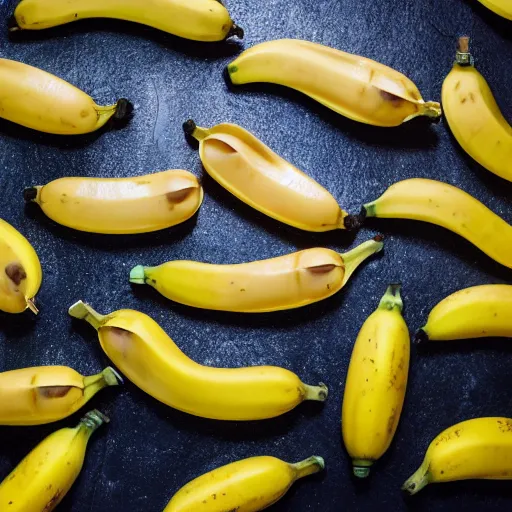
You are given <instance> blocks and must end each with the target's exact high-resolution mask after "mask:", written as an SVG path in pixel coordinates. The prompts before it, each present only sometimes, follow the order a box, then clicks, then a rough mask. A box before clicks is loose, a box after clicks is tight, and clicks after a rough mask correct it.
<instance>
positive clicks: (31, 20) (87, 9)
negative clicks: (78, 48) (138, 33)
mask: <svg viewBox="0 0 512 512" xmlns="http://www.w3.org/2000/svg"><path fill="white" fill-rule="evenodd" d="M87 18H114V19H118V20H125V21H133V22H135V23H141V24H143V25H148V26H150V27H153V28H156V29H159V30H163V31H164V32H169V33H170V34H174V35H177V36H180V37H184V38H186V39H193V40H195V41H222V40H224V39H226V38H228V37H231V36H237V37H239V38H240V39H242V38H243V36H244V31H243V30H242V29H241V28H240V27H238V26H237V25H235V24H234V23H233V21H232V20H231V18H230V16H229V13H228V11H227V9H226V8H225V7H224V5H222V2H220V1H219V0H194V1H193V2H190V1H189V0H145V1H144V2H141V1H140V0H109V1H107V2H105V1H102V0H22V1H21V2H20V3H19V5H18V7H17V8H16V10H15V11H14V16H13V20H12V21H11V27H10V29H11V30H20V29H21V30H41V29H45V28H50V27H55V26H57V25H64V24H65V23H71V22H72V21H77V20H83V19H87Z"/></svg>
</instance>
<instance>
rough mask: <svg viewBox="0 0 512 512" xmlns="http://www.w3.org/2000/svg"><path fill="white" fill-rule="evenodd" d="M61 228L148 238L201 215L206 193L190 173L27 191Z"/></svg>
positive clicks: (74, 181) (70, 182) (63, 183)
mask: <svg viewBox="0 0 512 512" xmlns="http://www.w3.org/2000/svg"><path fill="white" fill-rule="evenodd" d="M24 196H25V201H33V202H35V203H37V204H38V205H39V206H40V207H41V209H42V210H43V212H44V213H45V214H46V215H47V216H48V217H50V219H52V220H54V221H55V222H57V223H58V224H62V225H63V226H67V227H70V228H73V229H77V230H79V231H87V232H90V233H108V234H128V233H147V232H150V231H157V230H159V229H165V228H168V227H171V226H175V225H176V224H179V223H181V222H184V221H186V220H187V219H189V218H190V217H192V215H194V213H196V212H197V210H198V209H199V207H200V206H201V203H202V201H203V189H202V187H201V185H200V184H199V182H198V181H197V178H196V177H195V176H194V175H193V174H192V173H190V172H188V171H182V170H172V171H164V172H159V173H155V174H149V175H147V176H137V177H134V178H112V179H101V178H61V179H58V180H55V181H52V182H51V183H48V184H47V185H44V186H42V187H40V186H37V187H31V188H28V189H25V193H24Z"/></svg>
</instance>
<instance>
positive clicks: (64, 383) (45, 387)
mask: <svg viewBox="0 0 512 512" xmlns="http://www.w3.org/2000/svg"><path fill="white" fill-rule="evenodd" d="M120 382H122V379H121V377H120V376H119V375H118V374H117V372H116V371H115V370H114V369H113V368H105V370H103V371H102V372H101V373H99V374H98V375H92V376H90V377H83V376H82V375H80V374H79V373H77V372H76V371H75V370H73V369H71V368H67V367H65V366H42V367H39V368H37V367H36V368H24V369H21V370H12V371H9V372H4V373H0V425H43V424H45V423H52V422H54V421H58V420H61V419H63V418H66V417H67V416H70V415H71V414H73V413H74V412H76V411H78V409H81V408H82V407H83V406H84V405H85V404H86V403H87V402H88V401H89V400H90V399H91V398H92V397H93V396H94V395H95V394H96V393H98V391H100V390H102V389H103V388H105V387H107V386H117V385H118V384H119V383H120Z"/></svg>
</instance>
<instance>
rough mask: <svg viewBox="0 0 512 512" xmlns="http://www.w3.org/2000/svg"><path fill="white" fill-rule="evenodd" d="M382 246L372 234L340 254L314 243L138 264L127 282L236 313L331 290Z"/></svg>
mask: <svg viewBox="0 0 512 512" xmlns="http://www.w3.org/2000/svg"><path fill="white" fill-rule="evenodd" d="M382 246H383V242H382V237H380V236H377V237H375V239H374V240H368V241H367V242H364V243H363V244H361V245H359V246H358V247H356V248H355V249H352V250H351V251H348V252H346V253H344V254H339V253H337V252H335V251H332V250H331V249H324V248H321V247H317V248H315V249H306V250H304V251H299V252H295V253H292V254H288V255H286V256H280V257H277V258H272V259H268V260H261V261H253V262H251V263H241V264H238V265H213V264H209V263H200V262H196V261H170V262H168V263H164V264H162V265H160V266H158V267H144V266H142V265H139V266H137V267H135V268H133V269H132V271H131V272H130V282H132V283H135V284H144V283H146V284H148V285H150V286H152V287H153V288H155V289H156V290H157V291H158V292H160V293H161V294H162V295H163V296H164V297H167V298H168V299H170V300H173V301H175V302H179V303H181V304H186V305H187V306H193V307H196V308H202V309H213V310H218V311H234V312H240V313H263V312H268V311H279V310H283V309H292V308H298V307H302V306H306V305H308V304H312V303H313V302H317V301H319V300H322V299H326V298H328V297H330V296H331V295H334V294H335V293H336V292H338V291H339V290H341V288H343V286H345V284H346V283H347V281H348V280H349V278H350V276H351V275H352V273H353V272H354V270H355V269H356V268H357V267H358V266H359V265H360V264H361V263H362V262H363V261H364V260H366V259H367V258H368V257H370V256H371V255H372V254H374V253H376V252H379V251H380V250H381V249H382Z"/></svg>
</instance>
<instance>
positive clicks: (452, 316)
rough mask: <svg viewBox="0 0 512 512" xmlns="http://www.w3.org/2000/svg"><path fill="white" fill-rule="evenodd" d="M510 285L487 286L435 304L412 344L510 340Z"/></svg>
mask: <svg viewBox="0 0 512 512" xmlns="http://www.w3.org/2000/svg"><path fill="white" fill-rule="evenodd" d="M511 311H512V285H507V284H487V285H482V286H473V287H471V288H465V289H464V290H459V291H458V292H455V293H453V294H452V295H450V296H449V297H446V298H445V299H443V300H442V301H441V302H440V303H439V304H437V305H436V306H435V307H434V309H432V311H431V312H430V314H429V315H428V320H427V323H426V324H425V325H424V326H423V327H422V328H421V329H420V330H419V331H418V332H417V333H416V340H417V341H420V342H423V341H428V340H463V339H468V338H487V337H505V338H512V317H511V316H510V312H511Z"/></svg>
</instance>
